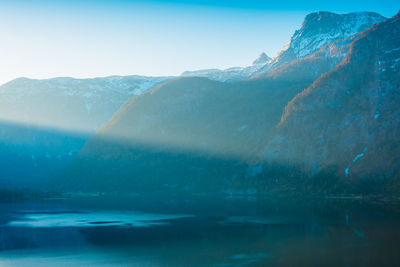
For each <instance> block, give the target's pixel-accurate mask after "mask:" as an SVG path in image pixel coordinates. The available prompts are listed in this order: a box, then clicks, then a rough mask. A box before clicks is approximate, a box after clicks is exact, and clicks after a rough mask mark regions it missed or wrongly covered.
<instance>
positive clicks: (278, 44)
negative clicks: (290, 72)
mask: <svg viewBox="0 0 400 267" xmlns="http://www.w3.org/2000/svg"><path fill="white" fill-rule="evenodd" d="M395 2H396V1H389V0H381V1H370V0H364V1H338V0H335V1H307V2H301V1H295V0H286V1H252V0H247V1H235V0H233V1H228V0H224V1H211V0H203V1H200V0H193V1H180V0H170V1H118V0H116V1H111V0H109V1H106V0H104V1H94V0H86V1H83V0H82V1H74V0H70V1H57V0H53V1H40V0H37V1H24V0H19V1H15V0H13V1H4V0H0V34H1V42H0V84H1V83H4V82H6V81H9V80H11V79H13V78H16V77H21V76H25V77H31V78H48V77H55V76H73V77H95V76H107V75H114V74H117V75H129V74H141V75H178V74H180V73H181V72H183V71H185V70H195V69H201V68H214V67H215V68H227V67H232V66H246V65H248V64H250V63H251V62H252V60H253V59H254V58H256V57H257V55H258V54H259V53H261V52H263V51H264V52H266V53H267V54H268V55H270V56H274V55H275V54H276V53H277V52H278V51H279V50H280V49H281V48H282V47H283V46H284V45H285V44H286V43H287V42H288V40H289V38H290V36H291V34H292V33H293V32H294V30H295V29H297V28H298V27H300V25H301V23H302V20H303V18H304V16H305V15H306V14H308V13H310V12H313V11H319V10H325V11H333V12H339V13H347V12H352V11H375V12H378V13H380V14H382V15H384V16H387V17H388V16H392V15H394V14H395V13H396V12H397V11H398V10H397V8H398V5H396V4H395Z"/></svg>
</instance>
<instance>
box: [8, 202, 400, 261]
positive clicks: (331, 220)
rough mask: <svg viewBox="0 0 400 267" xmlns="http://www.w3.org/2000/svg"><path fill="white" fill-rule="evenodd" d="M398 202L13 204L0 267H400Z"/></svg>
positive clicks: (9, 207)
mask: <svg viewBox="0 0 400 267" xmlns="http://www.w3.org/2000/svg"><path fill="white" fill-rule="evenodd" d="M395 202H396V201H395ZM398 204H399V203H393V202H388V203H375V204H371V203H366V202H365V201H360V200H332V199H330V200H327V199H314V200H302V201H296V200H287V199H286V200H283V199H279V200H273V199H264V198H262V199H260V198H255V197H251V198H223V197H214V198H212V197H196V198H194V197H192V198H177V197H173V198H172V197H163V198H157V199H151V198H145V197H138V196H130V197H118V198H117V197H104V196H103V197H92V198H74V199H64V200H43V201H38V202H25V203H3V204H0V266H30V267H31V266H92V265H100V266H188V265H204V266H321V265H323V266H400V213H399V212H398V210H399V209H398V206H399V205H398Z"/></svg>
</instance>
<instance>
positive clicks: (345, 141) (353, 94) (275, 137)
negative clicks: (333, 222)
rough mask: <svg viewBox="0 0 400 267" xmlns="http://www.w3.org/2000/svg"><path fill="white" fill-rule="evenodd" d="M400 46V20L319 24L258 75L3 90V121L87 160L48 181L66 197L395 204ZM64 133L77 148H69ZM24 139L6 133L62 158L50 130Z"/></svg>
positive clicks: (328, 17)
mask: <svg viewBox="0 0 400 267" xmlns="http://www.w3.org/2000/svg"><path fill="white" fill-rule="evenodd" d="M397 36H399V21H398V15H397V16H395V17H393V18H390V19H386V18H384V17H382V16H380V15H379V14H376V13H371V12H361V13H349V14H343V15H341V14H334V13H330V12H317V13H312V14H310V15H308V16H307V17H306V18H305V20H304V22H303V24H302V26H301V28H300V29H299V30H297V31H296V32H295V33H294V35H293V36H292V38H291V40H290V42H289V44H288V45H287V46H286V47H285V48H284V49H283V50H282V51H281V52H280V53H279V54H278V55H277V56H276V57H274V58H272V59H271V58H269V57H268V56H267V55H266V54H264V53H262V54H261V55H260V56H259V57H258V58H257V59H256V60H255V61H254V62H253V64H252V65H251V66H248V67H243V68H242V67H235V68H230V69H227V70H218V69H211V70H200V71H188V72H184V73H183V74H182V75H181V77H140V76H128V77H108V78H96V79H85V80H77V79H71V78H55V79H50V80H29V79H23V78H21V79H17V80H14V81H12V82H10V83H8V84H5V85H3V86H1V87H0V95H3V96H4V97H2V98H1V100H0V103H1V105H0V111H1V112H0V114H13V115H12V116H9V115H5V116H3V117H2V119H3V120H4V121H5V122H8V121H16V122H21V125H23V126H24V127H25V126H27V125H39V126H45V127H44V128H45V129H46V131H47V130H48V129H47V128H48V126H51V127H50V128H52V127H53V128H55V129H58V130H60V129H61V134H60V135H56V137H54V136H53V137H52V138H53V139H54V140H59V141H60V142H59V143H58V144H62V146H64V148H63V149H62V151H65V153H70V152H71V151H76V152H77V151H79V150H80V152H79V153H78V155H77V156H76V157H70V158H69V160H68V162H67V163H65V164H63V165H62V166H61V165H60V167H59V168H58V169H57V170H58V171H60V170H63V171H62V172H61V174H60V175H55V176H54V173H56V172H57V170H54V171H53V172H52V173H51V175H52V176H53V179H50V180H49V179H46V182H47V186H49V188H51V189H55V190H63V191H65V190H67V191H68V190H72V191H91V192H92V191H128V192H157V191H171V192H190V193H195V192H200V193H202V192H203V193H204V192H225V193H235V194H253V193H255V192H264V193H265V192H276V191H279V192H288V191H296V190H299V191H301V190H303V189H304V190H308V192H316V193H321V192H324V193H326V192H339V193H340V192H356V191H357V190H358V191H360V192H375V191H376V192H378V191H379V192H389V191H390V190H392V191H391V192H395V190H396V188H397V185H398V184H399V183H398V181H400V180H399V179H400V177H399V175H400V172H399V169H398V166H400V165H399V163H400V162H398V160H399V158H398V156H397V155H399V153H398V152H400V151H399V149H398V146H397V143H398V140H397V139H396V130H397V128H398V127H399V125H400V124H399V122H398V120H399V118H400V116H399V115H400V114H399V111H400V106H398V105H397V104H396V103H397V100H396V99H397V98H396V97H397V94H398V93H399V86H400V81H399V71H398V64H397V63H398V59H399V58H400V56H399V53H400V50H399V49H398V48H399V47H400V44H399V39H398V38H397ZM399 64H400V63H399ZM123 103H124V104H123ZM121 105H122V107H121ZM7 120H8V121H7ZM101 125H103V126H101ZM11 126H12V127H15V125H11ZM8 127H10V125H8ZM24 127H23V128H24ZM99 127H100V128H99ZM28 128H29V127H28ZM28 128H26V127H25V128H24V129H28ZM62 129H70V131H69V132H68V134H66V135H64V138H65V136H68V137H71V138H72V139H71V140H75V141H76V142H75V141H70V142H66V143H65V142H63V141H62V139H57V138H63V137H62V136H63V134H62ZM71 130H72V131H71ZM95 131H96V133H95V134H94V135H93V136H92V137H90V136H91V135H92V133H94V132H95ZM14 132H15V134H13V135H12V136H9V135H8V136H7V134H9V133H10V131H5V132H3V133H1V132H0V137H2V138H3V140H5V141H4V142H3V144H10V143H13V142H14V143H19V140H20V138H22V137H21V136H23V138H25V139H24V140H28V141H27V142H26V144H28V147H29V144H30V145H32V144H34V145H33V146H37V147H39V148H40V149H39V148H38V149H37V150H38V151H39V150H40V151H42V153H46V149H47V150H51V149H50V148H49V146H43V145H42V142H41V141H39V142H38V141H37V140H41V139H40V136H43V134H42V133H41V132H40V131H38V132H35V134H32V136H31V137H32V139H29V138H28V139H26V136H27V135H19V133H20V132H21V129H17V130H15V131H14ZM50 132H52V131H51V129H50ZM76 133H84V134H83V135H82V134H76ZM28 136H29V135H28ZM88 138H89V140H88V141H87V142H86V140H87V139H88ZM53 139H50V140H53ZM10 140H11V141H10ZM32 140H36V141H32ZM54 140H53V141H52V142H50V143H51V144H50V147H52V148H55V150H54V153H53V152H52V153H53V154H54V155H56V154H57V153H58V151H59V150H57V147H59V146H60V145H57V142H56V141H54ZM30 142H31V143H30ZM35 142H36V143H35ZM84 142H86V143H85V145H84V147H83V148H82V149H81V147H82V145H83V143H84ZM62 146H61V147H62ZM65 146H66V147H65ZM7 149H8V150H6V151H8V152H7V153H13V152H14V151H16V149H15V148H13V147H11V148H10V146H9V145H7ZM24 149H26V146H24ZM52 153H50V157H51V158H54V155H53V154H52ZM22 154H23V155H24V156H25V157H26V156H29V157H31V158H32V155H31V152H29V153H25V154H24V153H22ZM75 154H76V153H75V152H74V155H75ZM381 154H383V155H382V156H381ZM43 155H46V154H43ZM0 156H1V155H0ZM34 157H36V156H35V155H34ZM57 157H58V154H57V156H56V157H55V158H57ZM61 157H62V156H61ZM70 160H72V162H71V163H69V162H70ZM46 164H52V163H50V162H47V163H46V162H45V163H43V166H46ZM66 164H69V165H68V167H66V168H65V166H66ZM45 176H46V175H45V172H43V173H41V177H45ZM47 176H49V175H47ZM389 188H390V189H389ZM358 191H357V192H358Z"/></svg>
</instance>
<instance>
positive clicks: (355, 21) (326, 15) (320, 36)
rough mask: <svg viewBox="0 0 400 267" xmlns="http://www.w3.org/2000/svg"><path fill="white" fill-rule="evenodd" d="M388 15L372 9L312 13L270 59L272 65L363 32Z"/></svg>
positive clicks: (304, 55) (308, 53)
mask: <svg viewBox="0 0 400 267" xmlns="http://www.w3.org/2000/svg"><path fill="white" fill-rule="evenodd" d="M385 19H386V18H385V17H383V16H381V15H379V14H377V13H373V12H356V13H348V14H335V13H331V12H315V13H311V14H309V15H307V16H306V17H305V19H304V22H303V24H302V26H301V28H300V29H299V30H297V31H295V33H294V34H293V36H292V38H291V39H290V41H289V43H288V44H287V45H286V46H285V47H284V48H283V49H282V50H281V51H280V52H279V54H278V55H277V56H276V57H275V58H274V59H272V60H271V62H270V67H271V68H273V67H277V66H280V65H283V64H287V63H289V62H291V61H293V60H295V59H299V58H304V57H307V56H309V55H311V54H313V53H314V52H316V51H318V50H319V49H320V48H322V47H323V46H324V45H326V44H329V43H331V42H333V41H336V40H339V39H343V38H346V37H349V36H351V35H353V34H355V33H358V32H362V31H364V30H366V29H368V28H369V27H371V26H372V25H374V24H376V23H380V22H382V21H384V20H385Z"/></svg>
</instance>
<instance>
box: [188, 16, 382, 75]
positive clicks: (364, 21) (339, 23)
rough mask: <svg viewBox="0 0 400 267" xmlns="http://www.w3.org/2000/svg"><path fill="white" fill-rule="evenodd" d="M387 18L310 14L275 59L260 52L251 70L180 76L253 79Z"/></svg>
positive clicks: (206, 72)
mask: <svg viewBox="0 0 400 267" xmlns="http://www.w3.org/2000/svg"><path fill="white" fill-rule="evenodd" d="M385 19H386V18H385V17H383V16H381V15H379V14H377V13H374V12H357V13H348V14H336V13H331V12H315V13H311V14H309V15H307V16H306V18H305V19H304V22H303V24H302V26H301V28H300V29H299V30H296V32H295V33H294V34H293V36H292V37H291V39H290V41H289V43H288V44H287V45H286V46H285V47H284V48H283V49H282V50H281V51H280V52H279V54H278V55H277V56H276V57H274V58H270V57H269V56H267V55H266V54H265V53H261V54H260V55H259V57H258V58H257V59H256V60H254V61H253V63H252V65H250V66H248V67H234V68H229V69H226V70H219V69H205V70H197V71H186V72H184V73H182V75H181V76H183V77H188V76H190V77H206V78H209V79H212V80H216V81H222V82H226V81H230V82H232V81H238V80H245V79H249V78H253V77H255V76H257V75H262V74H265V73H267V72H268V71H270V70H273V69H274V68H277V67H279V66H282V65H285V64H289V63H291V62H293V61H295V60H297V59H302V58H306V57H308V56H310V55H312V54H314V53H315V52H317V51H318V50H320V49H321V48H322V47H324V46H326V45H328V44H330V43H332V42H334V41H338V40H343V39H346V38H348V37H350V36H352V35H354V34H356V33H360V32H362V31H365V30H366V29H368V28H369V27H371V26H372V25H374V24H376V23H380V22H382V21H384V20H385Z"/></svg>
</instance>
